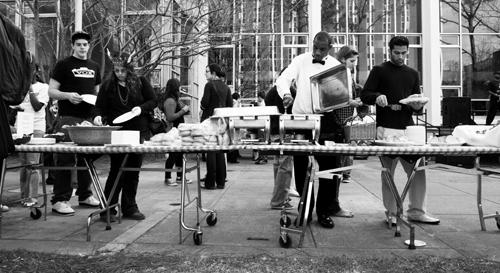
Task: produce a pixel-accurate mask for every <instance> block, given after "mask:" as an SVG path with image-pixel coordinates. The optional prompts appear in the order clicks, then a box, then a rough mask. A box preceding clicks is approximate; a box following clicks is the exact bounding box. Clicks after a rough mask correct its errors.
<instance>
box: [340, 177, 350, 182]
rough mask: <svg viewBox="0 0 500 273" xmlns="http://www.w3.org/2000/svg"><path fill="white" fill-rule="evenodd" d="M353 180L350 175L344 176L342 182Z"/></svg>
mask: <svg viewBox="0 0 500 273" xmlns="http://www.w3.org/2000/svg"><path fill="white" fill-rule="evenodd" d="M351 182H352V179H351V177H350V176H349V177H344V178H342V183H351Z"/></svg>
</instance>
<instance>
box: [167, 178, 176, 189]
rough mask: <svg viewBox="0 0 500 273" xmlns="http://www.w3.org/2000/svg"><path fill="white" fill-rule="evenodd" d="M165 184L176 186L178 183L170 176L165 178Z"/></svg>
mask: <svg viewBox="0 0 500 273" xmlns="http://www.w3.org/2000/svg"><path fill="white" fill-rule="evenodd" d="M165 185H167V186H171V187H176V186H177V185H179V184H177V182H175V181H174V180H172V179H171V178H167V179H166V180H165Z"/></svg>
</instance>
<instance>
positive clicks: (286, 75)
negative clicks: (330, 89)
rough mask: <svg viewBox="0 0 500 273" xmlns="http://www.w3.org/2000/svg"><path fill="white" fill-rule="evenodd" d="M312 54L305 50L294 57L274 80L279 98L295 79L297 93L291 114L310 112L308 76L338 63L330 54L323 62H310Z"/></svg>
mask: <svg viewBox="0 0 500 273" xmlns="http://www.w3.org/2000/svg"><path fill="white" fill-rule="evenodd" d="M312 61H313V56H312V53H311V52H306V53H303V54H300V55H299V56H297V57H295V58H294V59H293V60H292V62H291V63H290V65H289V66H288V67H287V68H286V69H285V71H283V73H281V76H279V77H278V79H277V80H276V88H277V90H278V94H279V95H280V97H281V98H283V95H285V94H287V93H288V94H290V85H291V84H292V81H293V80H295V81H296V84H297V95H296V97H295V100H294V102H293V108H292V113H293V114H312V113H313V105H312V95H311V81H310V77H311V76H312V75H315V74H317V73H319V72H321V71H324V70H327V69H329V68H332V67H334V66H337V65H339V64H340V62H339V61H337V59H335V58H334V57H332V56H326V57H325V58H324V59H323V61H325V64H324V65H322V64H319V63H314V64H313V63H312Z"/></svg>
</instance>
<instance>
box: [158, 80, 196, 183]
mask: <svg viewBox="0 0 500 273" xmlns="http://www.w3.org/2000/svg"><path fill="white" fill-rule="evenodd" d="M180 86H181V83H180V82H179V80H178V79H170V80H168V81H167V85H166V86H165V92H162V93H161V94H160V98H159V99H158V105H159V106H158V107H159V108H160V110H162V111H163V113H165V117H166V119H167V121H168V122H171V123H172V126H173V127H176V128H177V126H178V125H179V124H180V123H184V115H186V114H187V113H189V106H188V105H184V104H182V103H181V102H180V101H179V96H180V94H181V92H180ZM174 163H175V166H176V167H177V168H181V167H182V153H170V154H169V156H168V158H167V161H165V169H172V167H173V166H174ZM171 176H172V174H171V172H165V184H166V185H168V186H177V185H178V184H179V183H181V182H182V172H181V171H178V172H177V178H176V181H172V179H171ZM186 182H187V183H190V182H191V180H189V179H186Z"/></svg>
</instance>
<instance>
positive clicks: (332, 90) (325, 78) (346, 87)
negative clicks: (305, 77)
mask: <svg viewBox="0 0 500 273" xmlns="http://www.w3.org/2000/svg"><path fill="white" fill-rule="evenodd" d="M310 80H311V96H312V104H313V112H314V113H323V112H328V111H331V110H333V109H337V108H342V107H345V106H348V105H349V94H351V93H352V78H351V72H350V71H349V70H348V69H347V67H346V66H345V65H343V64H341V65H338V66H335V67H332V68H330V69H327V70H325V71H322V72H320V73H318V74H315V75H313V76H311V77H310Z"/></svg>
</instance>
